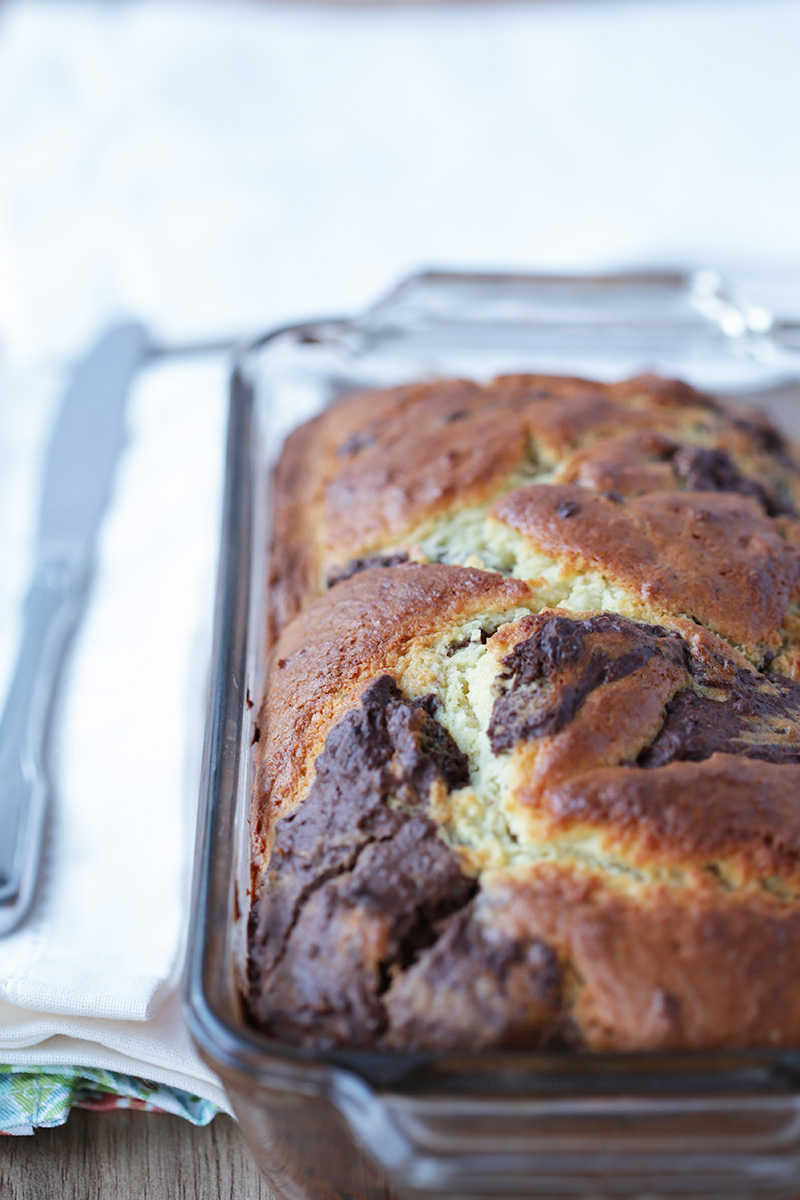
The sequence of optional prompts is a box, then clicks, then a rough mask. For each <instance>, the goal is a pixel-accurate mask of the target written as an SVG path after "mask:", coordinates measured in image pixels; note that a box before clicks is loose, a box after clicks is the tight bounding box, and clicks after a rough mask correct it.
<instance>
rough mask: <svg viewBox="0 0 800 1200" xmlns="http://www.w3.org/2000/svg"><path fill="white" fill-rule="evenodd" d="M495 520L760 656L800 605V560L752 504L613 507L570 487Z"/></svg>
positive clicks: (572, 564) (541, 491)
mask: <svg viewBox="0 0 800 1200" xmlns="http://www.w3.org/2000/svg"><path fill="white" fill-rule="evenodd" d="M492 515H493V516H494V517H496V518H497V520H499V521H503V522H505V523H506V524H507V525H510V526H511V527H512V528H513V529H515V530H518V531H519V533H521V534H522V535H523V537H524V538H525V539H526V540H527V541H529V542H530V543H531V545H532V546H534V547H535V548H536V549H537V550H540V551H542V552H543V553H545V554H547V555H549V556H551V557H552V558H555V559H558V561H559V562H561V563H563V564H564V566H565V567H569V568H573V569H582V568H586V567H589V568H592V569H594V570H597V571H600V572H602V574H603V575H604V576H605V577H606V578H608V579H610V580H612V581H613V582H615V583H617V584H619V585H620V586H622V587H624V588H627V589H629V590H630V591H631V592H633V593H634V594H635V595H636V596H638V597H639V598H640V600H641V601H642V603H643V604H644V605H646V606H647V608H648V609H649V610H651V611H652V612H654V613H659V612H660V613H663V612H667V613H674V614H684V615H686V616H689V617H691V618H692V619H693V620H696V621H698V622H700V623H701V624H703V625H707V626H708V627H709V628H710V629H712V630H714V631H715V632H716V633H719V634H722V636H724V637H727V638H729V639H730V640H731V641H732V642H734V643H736V644H739V645H742V646H745V647H747V648H748V649H750V650H752V651H754V652H758V650H759V648H762V649H766V648H768V647H775V646H777V645H778V644H779V637H778V630H779V628H780V625H781V623H782V622H783V620H784V618H785V617H786V614H787V612H788V609H789V605H790V604H791V603H792V601H793V600H794V599H796V597H797V590H798V584H799V583H800V556H798V553H797V550H796V549H795V547H794V546H792V545H790V544H789V543H788V542H787V541H786V540H785V539H784V538H783V537H782V536H781V533H780V532H779V530H778V528H777V526H776V523H775V522H774V521H773V520H771V519H770V518H769V517H767V516H766V515H765V514H764V512H763V509H761V507H760V506H759V505H758V503H757V502H756V501H755V500H753V499H751V498H750V497H748V496H740V495H735V494H730V493H725V492H723V493H719V494H712V493H707V492H702V493H700V492H651V493H649V494H648V495H644V496H636V497H632V498H614V499H610V498H608V497H606V496H601V495H596V494H595V493H593V492H587V491H586V490H585V489H583V488H580V487H577V486H575V485H567V484H564V485H559V486H549V487H548V486H540V487H529V488H524V489H522V490H520V491H516V492H511V493H510V494H509V495H507V496H504V497H503V498H502V499H501V500H499V501H497V503H496V504H495V505H494V506H493V508H492Z"/></svg>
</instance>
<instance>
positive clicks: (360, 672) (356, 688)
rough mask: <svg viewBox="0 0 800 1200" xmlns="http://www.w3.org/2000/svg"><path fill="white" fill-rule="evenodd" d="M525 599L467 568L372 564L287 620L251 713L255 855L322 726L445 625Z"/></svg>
mask: <svg viewBox="0 0 800 1200" xmlns="http://www.w3.org/2000/svg"><path fill="white" fill-rule="evenodd" d="M531 595H532V593H531V590H530V588H529V587H528V586H527V585H526V584H524V583H522V582H520V581H518V580H512V579H504V578H503V577H502V576H500V575H497V574H493V573H490V572H487V571H476V570H473V569H471V568H469V567H463V568H461V567H444V566H436V565H431V566H427V567H425V568H422V567H418V566H414V565H405V566H399V567H394V568H391V569H380V568H378V569H373V570H369V571H364V572H362V573H360V574H359V575H357V576H355V577H354V578H353V579H350V580H347V581H346V582H344V583H341V584H339V586H338V587H337V588H336V589H335V591H334V592H329V593H327V594H326V595H325V596H321V597H320V598H319V599H318V600H317V601H315V603H314V604H312V605H311V606H310V607H309V608H308V609H307V610H306V611H305V612H304V613H303V614H302V615H301V616H300V617H299V618H298V619H297V620H295V621H294V622H293V623H292V624H290V625H289V626H288V627H287V628H286V630H285V631H284V633H283V635H282V637H281V638H280V640H279V641H278V643H277V645H276V646H275V649H274V651H273V654H272V665H271V671H270V674H269V686H268V688H267V690H266V693H265V697H264V700H263V702H262V706H261V709H260V712H259V718H258V728H259V741H258V746H257V755H256V760H257V776H256V793H257V797H258V802H257V811H258V814H259V818H258V822H257V824H256V826H255V827H254V830H253V836H254V839H255V840H254V848H255V852H256V854H257V855H258V854H260V852H261V850H262V848H263V838H264V833H265V827H266V824H268V823H269V822H270V821H272V820H274V817H275V813H276V811H277V812H281V811H283V810H284V809H285V808H286V806H287V805H291V804H293V803H296V801H297V798H298V796H302V795H303V794H304V791H305V788H306V787H307V785H308V781H309V779H310V777H311V775H312V774H313V770H314V762H315V759H316V757H317V755H318V754H319V753H320V751H321V749H322V746H323V744H324V741H325V738H326V736H327V734H328V731H329V730H330V728H331V726H332V725H333V724H334V723H335V721H336V720H337V719H338V718H339V717H341V716H342V715H343V714H344V713H345V712H347V711H348V710H349V709H351V708H352V707H353V706H354V705H355V704H356V703H357V700H358V698H359V696H360V695H361V693H362V692H363V690H364V688H365V687H366V686H367V684H368V683H369V682H370V681H371V680H373V679H374V678H375V676H377V675H381V674H384V673H387V672H388V673H392V671H393V669H396V668H397V664H398V663H399V661H400V660H401V658H402V657H403V655H404V654H405V653H407V651H408V648H409V646H410V645H412V644H414V645H418V644H424V642H425V639H426V638H428V637H430V636H431V635H432V634H435V633H437V632H438V631H440V630H442V629H446V628H447V627H448V625H453V624H455V623H456V622H458V621H464V620H466V619H467V618H469V617H470V616H472V615H473V614H475V613H479V612H481V611H483V610H484V609H495V608H499V609H501V610H502V609H503V608H506V607H512V606H513V605H515V604H524V603H525V602H526V601H528V600H530V599H531Z"/></svg>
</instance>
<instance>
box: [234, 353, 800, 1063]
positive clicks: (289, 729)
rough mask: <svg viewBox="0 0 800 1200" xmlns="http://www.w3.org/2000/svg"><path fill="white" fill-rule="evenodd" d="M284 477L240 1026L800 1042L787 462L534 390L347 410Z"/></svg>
mask: <svg viewBox="0 0 800 1200" xmlns="http://www.w3.org/2000/svg"><path fill="white" fill-rule="evenodd" d="M275 489H276V518H275V531H274V549H273V553H272V556H271V576H270V580H269V587H270V593H271V600H270V613H271V622H272V628H271V633H270V636H271V646H272V649H271V657H270V663H269V668H268V674H267V685H266V689H265V695H264V698H263V700H262V703H261V708H260V712H259V717H258V726H257V738H258V741H257V745H256V752H257V771H256V785H255V794H254V804H253V813H252V845H253V864H254V865H253V908H252V913H251V918H250V935H249V945H250V957H249V983H248V989H249V990H248V994H247V996H246V1007H247V1012H248V1015H249V1019H250V1020H251V1021H252V1022H253V1023H254V1024H255V1025H256V1026H258V1027H259V1028H260V1029H262V1030H264V1031H265V1032H267V1033H268V1034H270V1035H271V1036H273V1037H275V1038H278V1039H281V1040H284V1041H287V1042H291V1043H294V1044H300V1045H306V1046H310V1047H318V1048H327V1047H343V1046H346V1047H361V1048H373V1049H381V1050H403V1049H436V1048H442V1049H480V1048H491V1047H528V1048H536V1047H578V1048H588V1049H596V1050H629V1049H630V1050H633V1049H647V1048H662V1047H711V1046H734V1045H736V1046H742V1045H770V1044H773V1045H800V686H798V680H800V606H799V605H798V599H800V519H799V518H798V513H800V453H798V451H797V450H796V449H795V448H794V447H793V446H792V445H791V444H790V443H789V442H787V441H786V439H784V438H783V437H782V436H781V435H780V434H779V433H778V432H776V430H775V429H774V428H773V427H772V426H771V425H770V424H769V423H768V422H767V421H766V419H765V418H764V417H763V416H762V415H760V414H759V413H758V412H757V411H750V410H744V409H729V408H725V407H723V406H721V405H720V404H719V403H717V402H716V401H715V400H713V399H711V398H709V397H707V396H704V395H701V394H699V393H698V392H696V391H694V390H693V389H691V388H689V387H688V386H686V385H684V384H682V383H675V382H667V381H665V380H662V379H658V378H651V377H643V378H638V379H632V380H630V381H627V382H623V383H617V384H613V385H606V384H598V383H590V382H587V381H585V380H579V379H569V378H557V377H542V376H523V375H518V376H507V377H501V378H499V379H496V380H495V381H494V382H493V383H491V384H488V385H479V384H477V383H472V382H468V381H464V380H451V381H444V382H437V383H429V384H417V385H410V386H405V387H399V388H394V389H389V390H382V391H373V392H363V393H360V394H357V395H355V396H351V397H349V398H347V399H345V400H343V401H340V402H339V403H337V404H335V405H334V406H333V407H331V408H330V409H328V410H327V411H325V412H324V413H323V414H322V415H321V416H319V417H317V418H316V419H315V420H313V421H311V422H310V423H308V424H306V425H304V426H302V427H301V428H299V429H297V430H296V431H295V432H294V433H293V434H292V436H291V437H290V438H289V440H288V442H287V444H286V446H285V449H284V452H283V456H282V459H281V461H280V464H279V466H278V468H277V471H276V478H275Z"/></svg>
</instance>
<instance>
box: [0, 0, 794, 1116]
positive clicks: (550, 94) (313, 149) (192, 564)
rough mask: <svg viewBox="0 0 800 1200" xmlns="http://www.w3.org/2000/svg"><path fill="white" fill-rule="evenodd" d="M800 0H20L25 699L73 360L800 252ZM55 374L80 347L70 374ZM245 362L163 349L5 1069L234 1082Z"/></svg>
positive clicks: (15, 500)
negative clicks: (216, 1074) (220, 1053)
mask: <svg viewBox="0 0 800 1200" xmlns="http://www.w3.org/2000/svg"><path fill="white" fill-rule="evenodd" d="M799 44H800V6H798V5H797V4H796V3H794V0H737V2H735V3H723V2H722V0H694V2H693V3H682V4H681V3H675V0H647V2H646V3H645V2H642V3H634V2H632V0H591V2H587V0H557V2H555V0H540V2H539V3H535V4H529V5H526V4H518V3H514V4H509V5H504V4H501V3H491V4H486V5H483V6H479V5H465V6H463V7H459V6H458V5H453V6H449V5H436V4H434V5H432V6H430V7H425V6H408V7H402V6H400V7H396V8H394V7H391V6H390V7H387V8H386V9H383V10H382V9H373V10H369V9H364V10H361V9H358V10H357V9H354V8H350V9H348V8H346V7H345V8H340V9H335V8H330V9H324V8H321V7H319V6H315V5H313V4H309V5H300V4H295V5H285V6H280V5H272V4H266V3H265V4H254V3H242V2H240V0H224V2H220V3H209V2H206V3H199V2H198V3H192V4H187V3H185V0H139V2H137V3H130V4H128V3H123V2H122V0H119V2H116V3H106V4H102V5H100V4H96V3H90V2H87V0H83V2H80V0H63V2H62V3H60V4H57V5H54V4H52V3H47V2H43V0H7V2H6V3H5V4H3V5H2V6H0V146H2V153H1V154H0V562H2V569H0V692H2V686H3V681H5V680H7V679H8V673H9V670H10V665H11V662H12V659H13V655H14V652H15V647H16V644H17V637H18V634H19V605H20V600H21V596H22V593H23V589H24V584H25V580H26V578H27V575H28V572H29V570H30V567H31V557H30V556H31V544H32V537H33V523H34V514H35V496H36V492H37V488H38V485H39V475H38V469H39V467H40V464H41V452H42V446H43V445H44V441H45V438H46V433H47V430H48V427H49V422H50V420H51V417H52V411H53V404H54V402H55V398H56V396H57V394H58V385H59V383H60V382H63V372H57V371H55V370H54V369H51V365H52V363H53V362H54V361H55V360H56V359H57V360H58V361H59V362H61V361H64V360H66V359H69V358H71V357H74V356H76V355H77V354H78V353H79V351H80V350H81V348H82V347H83V345H85V343H86V342H87V341H88V340H89V339H90V337H92V336H93V335H95V334H96V333H97V331H98V330H99V329H100V328H101V327H102V326H103V325H104V324H105V323H106V322H108V321H109V320H110V319H111V318H113V317H115V316H116V315H117V314H118V313H119V312H130V313H135V314H137V315H139V316H141V317H142V318H143V319H144V320H145V321H147V322H148V323H149V324H150V325H151V327H152V328H153V329H154V330H155V331H157V333H158V334H159V335H161V336H162V337H164V338H165V339H166V340H173V341H174V340H187V339H192V338H204V337H208V336H218V335H220V334H222V335H227V334H231V333H237V332H246V331H248V330H257V329H261V328H264V327H266V326H268V325H270V324H272V323H277V322H283V321H287V320H291V319H294V318H299V317H305V316H309V315H312V316H313V315H317V314H326V313H329V312H333V313H336V312H338V311H345V312H346V311H351V310H354V309H358V308H360V307H361V306H363V305H365V304H366V303H368V302H369V301H371V300H372V299H374V298H375V296H376V295H377V294H378V293H379V292H380V291H381V290H382V289H384V288H385V287H386V286H387V285H388V284H389V283H390V282H391V281H393V280H395V279H397V278H398V277H400V276H402V275H403V274H406V273H408V272H409V271H411V270H413V269H415V268H418V267H421V266H430V265H461V266H465V267H487V268H503V267H507V268H533V269H535V268H539V269H558V268H562V269H563V268H567V269H573V270H589V269H592V268H598V267H604V266H609V265H612V266H619V265H624V264H632V263H650V264H653V263H674V262H680V263H684V262H698V261H699V262H701V263H710V264H713V265H717V266H720V267H730V266H731V265H738V264H742V263H744V264H745V265H748V264H751V265H752V264H761V265H764V266H768V267H775V266H786V267H792V266H796V265H797V264H799V263H800V222H798V220H797V196H798V193H799V192H800V156H798V154H797V153H796V150H795V147H796V143H797V135H796V128H795V126H796V113H797V111H798V109H799V108H800V72H798V71H797V69H796V61H795V60H796V56H797V46H798V45H799ZM48 364H50V365H48ZM222 374H223V371H222V368H221V366H220V364H219V363H217V364H211V363H198V362H195V363H183V364H178V363H174V364H171V365H166V366H162V367H160V368H157V369H153V371H152V372H149V373H148V374H146V375H143V376H142V377H141V379H140V380H139V381H138V383H137V385H136V388H135V391H134V394H133V395H132V397H131V408H130V429H131V442H130V446H129V449H128V452H127V454H126V456H125V458H124V459H123V461H122V462H121V464H120V472H119V477H118V480H117V487H116V492H115V498H114V503H113V505H112V508H111V510H110V512H109V516H108V520H107V522H106V523H105V526H104V528H103V531H102V537H101V545H100V559H99V567H98V574H97V578H96V583H95V588H94V591H93V595H92V600H91V605H90V608H89V611H88V612H87V615H86V619H85V622H84V624H83V626H82V628H81V632H80V636H79V638H78V641H77V644H76V647H75V652H74V655H73V658H72V662H71V666H70V669H69V672H68V675H67V678H66V679H65V683H64V688H63V691H62V694H61V699H60V704H59V727H58V730H57V736H56V746H57V751H58V754H57V768H58V769H57V782H58V788H57V795H56V798H55V803H54V810H53V821H52V826H51V838H50V843H49V848H48V863H47V878H46V887H45V889H44V892H43V895H42V897H41V901H40V904H39V906H38V909H37V911H36V913H35V916H34V919H33V921H32V923H31V925H30V926H29V927H26V929H25V930H24V931H23V932H21V933H19V934H17V935H15V936H14V937H12V938H9V939H7V940H5V941H3V942H0V1062H6V1063H26V1062H27V1063H54V1064H56V1063H59V1064H65V1065H75V1064H85V1065H87V1066H102V1067H107V1068H111V1069H115V1068H116V1069H118V1070H123V1071H126V1072H128V1073H133V1074H144V1075H146V1077H148V1078H153V1079H155V1080H157V1081H159V1082H163V1083H168V1084H172V1085H176V1086H184V1087H188V1088H189V1089H190V1090H193V1091H195V1092H196V1093H198V1094H201V1095H204V1096H206V1097H208V1098H210V1099H217V1100H221V1095H220V1092H219V1090H218V1088H217V1086H216V1083H215V1081H214V1080H213V1078H212V1076H211V1075H210V1073H209V1072H208V1070H207V1069H206V1068H205V1067H204V1066H203V1064H202V1063H201V1062H200V1061H199V1059H198V1058H197V1056H196V1055H195V1053H194V1051H193V1049H192V1048H191V1046H190V1044H189V1041H188V1037H187V1035H186V1031H185V1029H184V1027H183V1024H182V1021H181V1018H180V1012H179V1006H178V993H177V974H178V971H179V968H180V964H181V961H182V953H183V949H182V944H183V937H184V929H185V921H186V901H187V882H188V874H189V867H190V863H191V855H192V846H193V841H194V806H195V803H196V794H197V774H198V768H199V758H200V737H201V727H202V711H203V688H204V678H205V671H206V667H207V659H208V651H209V626H210V616H211V605H212V594H213V587H212V577H213V564H214V558H215V554H216V547H217V535H218V511H217V507H218V498H219V482H220V471H221V462H222V444H223V438H222V423H223V411H224V390H223V381H222Z"/></svg>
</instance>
